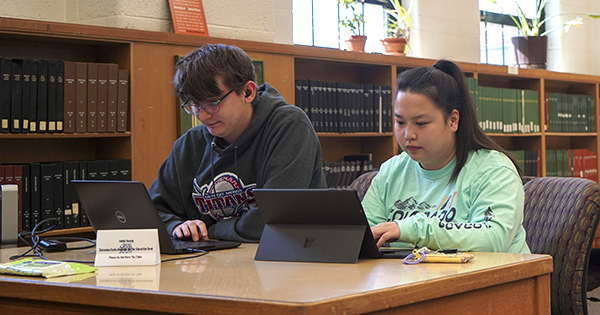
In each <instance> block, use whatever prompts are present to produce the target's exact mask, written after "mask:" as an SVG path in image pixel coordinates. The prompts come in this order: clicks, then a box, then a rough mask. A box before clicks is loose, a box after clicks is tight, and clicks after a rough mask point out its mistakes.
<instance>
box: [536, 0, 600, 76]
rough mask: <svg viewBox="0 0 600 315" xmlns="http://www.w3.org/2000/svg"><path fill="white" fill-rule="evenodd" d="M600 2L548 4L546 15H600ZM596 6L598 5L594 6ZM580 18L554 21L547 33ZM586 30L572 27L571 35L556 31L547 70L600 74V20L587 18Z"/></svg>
mask: <svg viewBox="0 0 600 315" xmlns="http://www.w3.org/2000/svg"><path fill="white" fill-rule="evenodd" d="M598 2H600V1H597V0H596V1H593V0H556V1H549V2H548V4H547V5H546V16H547V17H550V16H552V15H555V14H558V13H560V12H563V13H589V12H600V10H598V9H599V8H600V5H599V3H598ZM594 3H595V4H594ZM577 16H578V15H562V16H558V17H555V18H552V19H550V20H549V21H548V22H547V23H546V24H547V25H546V30H550V29H552V28H554V27H558V26H560V25H562V24H563V23H564V22H566V21H568V20H571V19H573V18H575V17H577ZM580 16H582V18H583V23H584V24H583V26H582V27H571V28H570V30H569V32H565V31H564V30H557V31H553V32H552V33H550V34H548V64H547V69H548V70H553V71H564V72H572V73H581V74H600V71H598V70H599V69H598V66H599V65H598V52H599V51H600V49H598V48H599V47H598V44H597V43H594V38H597V36H598V35H597V34H599V27H600V20H593V19H590V18H588V17H585V16H584V15H580Z"/></svg>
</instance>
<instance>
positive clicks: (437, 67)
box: [433, 63, 443, 72]
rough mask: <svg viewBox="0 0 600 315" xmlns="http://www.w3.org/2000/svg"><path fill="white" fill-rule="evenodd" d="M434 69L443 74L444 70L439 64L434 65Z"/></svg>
mask: <svg viewBox="0 0 600 315" xmlns="http://www.w3.org/2000/svg"><path fill="white" fill-rule="evenodd" d="M433 67H434V68H436V69H438V70H440V71H442V72H443V70H442V68H440V66H438V64H437V63H436V64H434V65H433Z"/></svg>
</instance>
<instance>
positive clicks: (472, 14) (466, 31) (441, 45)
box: [410, 0, 479, 63]
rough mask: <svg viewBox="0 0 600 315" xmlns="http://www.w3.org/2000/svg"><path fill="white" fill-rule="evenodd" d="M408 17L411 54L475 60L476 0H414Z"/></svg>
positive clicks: (477, 34)
mask: <svg viewBox="0 0 600 315" xmlns="http://www.w3.org/2000/svg"><path fill="white" fill-rule="evenodd" d="M413 1H414V0H413ZM411 20H412V25H411V35H410V46H411V47H412V55H413V56H417V57H423V58H432V59H440V58H444V59H450V60H454V61H465V62H475V63H478V62H479V4H478V2H477V1H476V0H446V1H439V0H416V1H415V3H414V6H413V12H412V13H411Z"/></svg>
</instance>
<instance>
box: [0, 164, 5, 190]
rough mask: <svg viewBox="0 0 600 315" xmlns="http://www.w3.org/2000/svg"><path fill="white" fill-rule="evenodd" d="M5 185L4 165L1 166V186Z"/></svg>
mask: <svg viewBox="0 0 600 315" xmlns="http://www.w3.org/2000/svg"><path fill="white" fill-rule="evenodd" d="M4 184H5V183H4V165H0V186H2V185H4Z"/></svg>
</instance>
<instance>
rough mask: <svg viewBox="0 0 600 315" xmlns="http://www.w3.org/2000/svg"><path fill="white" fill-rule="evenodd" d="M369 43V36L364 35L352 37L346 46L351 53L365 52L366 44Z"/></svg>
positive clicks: (347, 40)
mask: <svg viewBox="0 0 600 315" xmlns="http://www.w3.org/2000/svg"><path fill="white" fill-rule="evenodd" d="M366 42H367V36H363V35H352V36H350V37H349V38H348V39H346V45H347V46H348V50H351V51H365V43H366Z"/></svg>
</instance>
